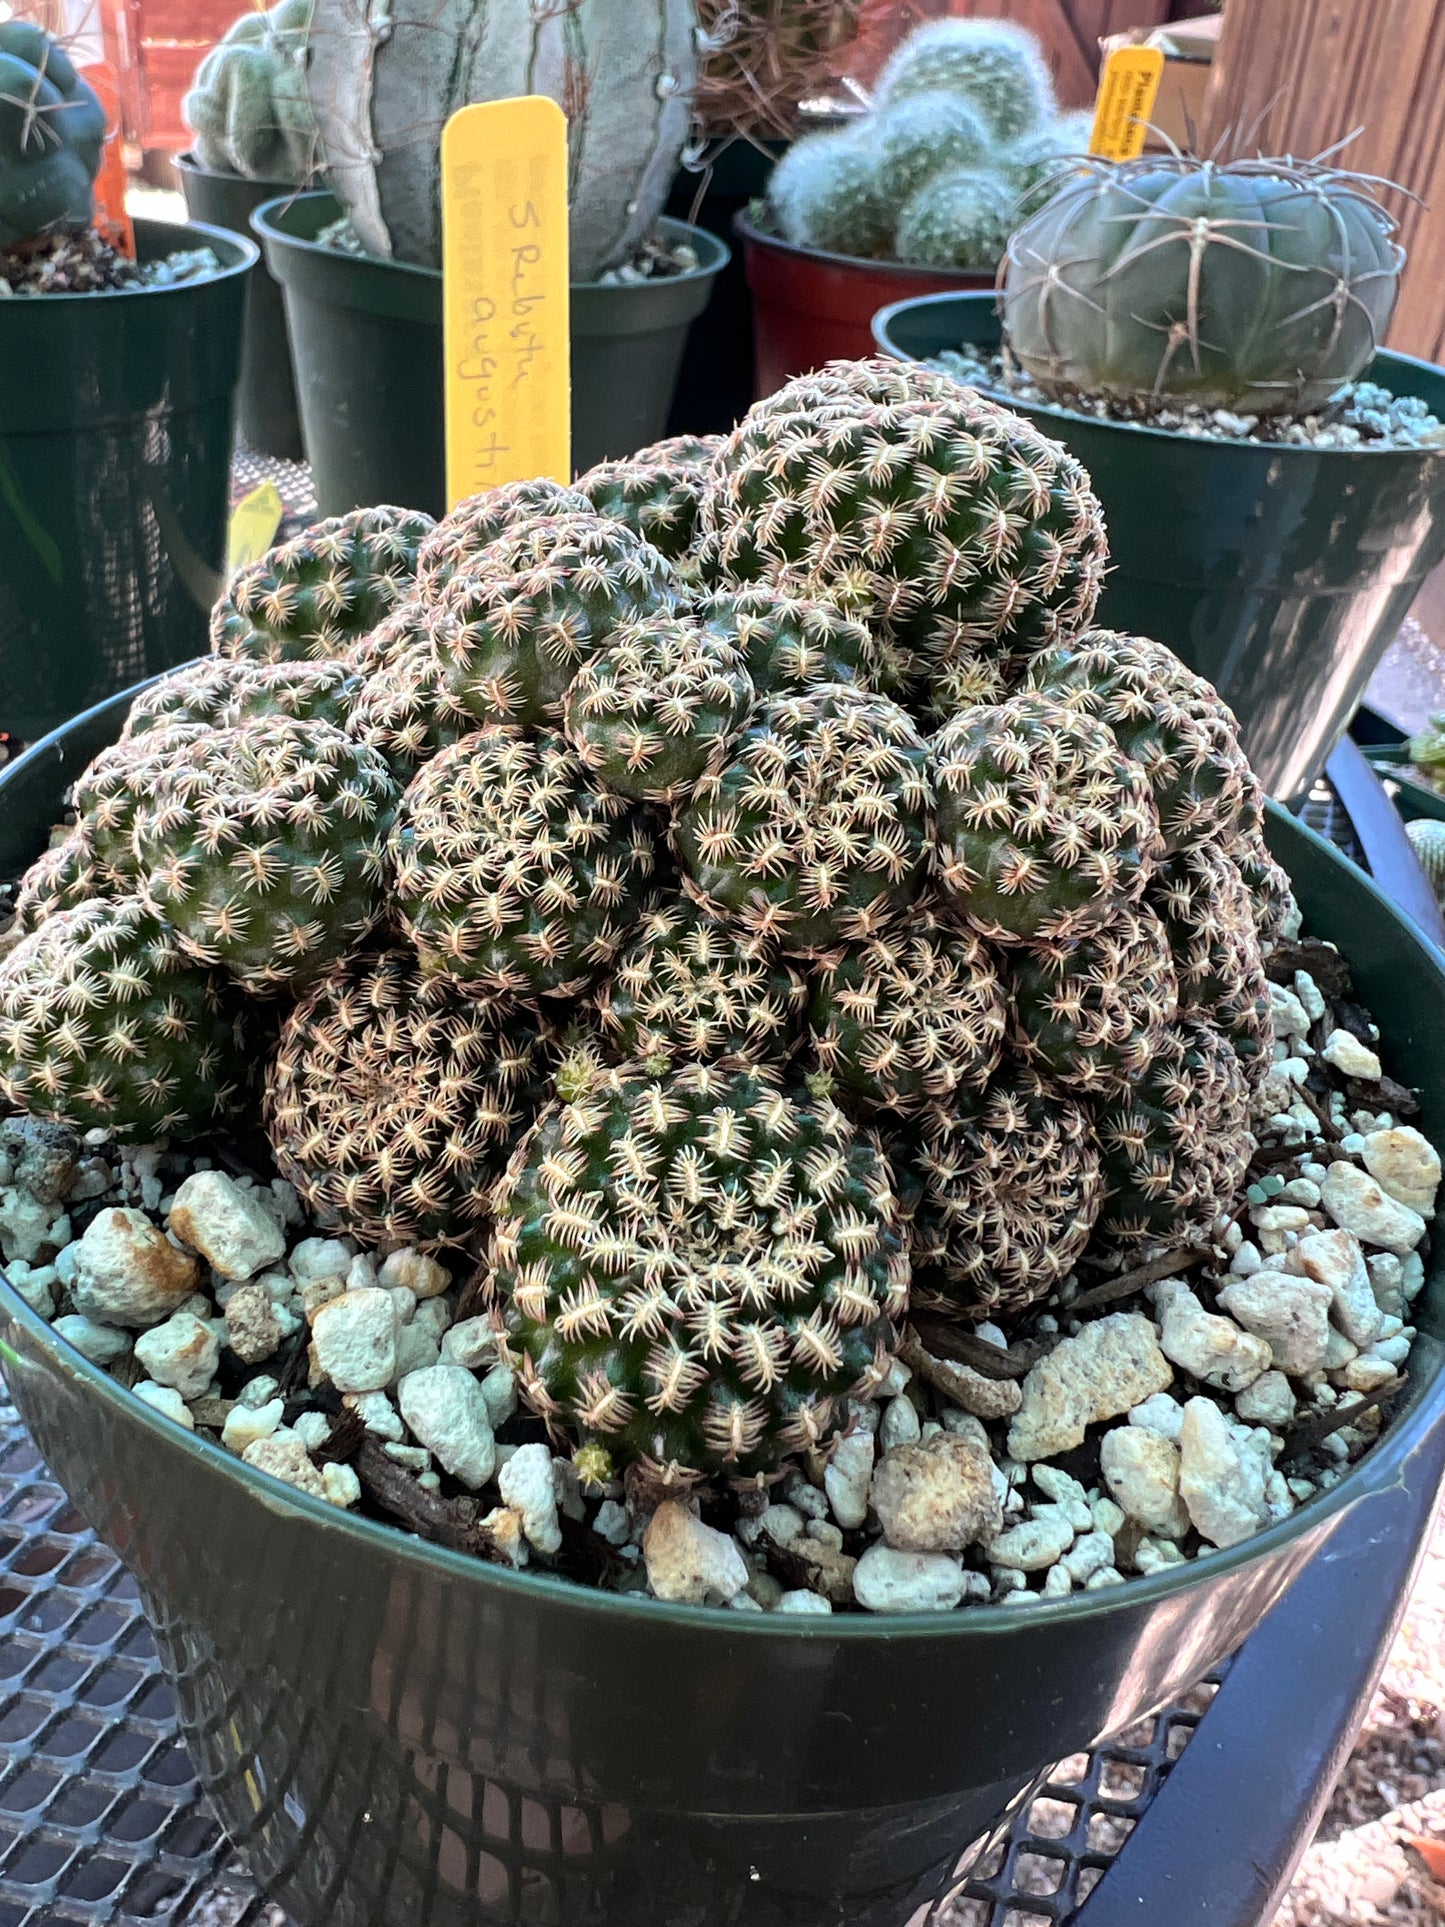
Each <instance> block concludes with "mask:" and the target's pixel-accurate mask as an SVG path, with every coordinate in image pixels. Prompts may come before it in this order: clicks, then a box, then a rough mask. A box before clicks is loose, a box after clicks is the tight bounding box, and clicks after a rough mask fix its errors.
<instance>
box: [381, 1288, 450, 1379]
mask: <svg viewBox="0 0 1445 1927" xmlns="http://www.w3.org/2000/svg"><path fill="white" fill-rule="evenodd" d="M382 1289H385V1287H383V1288H382ZM387 1296H388V1297H389V1298H390V1299H391V1304H392V1310H393V1311H394V1312H395V1313H396V1314H397V1331H396V1364H395V1366H394V1367H393V1369H392V1376H393V1377H394V1378H398V1379H401V1378H405V1377H406V1376H407V1375H408V1374H409V1373H411V1372H420V1371H424V1370H425V1369H426V1367H427V1366H429V1365H435V1364H438V1363H439V1362H440V1359H441V1355H442V1342H441V1339H440V1338H438V1336H437V1334H436V1333H435V1332H434V1331H433V1330H432V1328H431V1324H430V1321H425V1322H422V1323H418V1322H417V1320H416V1319H415V1318H412V1319H410V1320H409V1321H408V1320H407V1319H405V1317H404V1316H403V1305H398V1302H397V1297H398V1294H397V1293H396V1292H394V1291H392V1292H388V1293H387ZM407 1298H408V1299H410V1298H411V1294H410V1293H408V1294H407ZM404 1302H405V1301H403V1304H404ZM410 1308H411V1310H412V1311H413V1312H414V1311H415V1310H416V1301H415V1299H411V1306H410Z"/></svg>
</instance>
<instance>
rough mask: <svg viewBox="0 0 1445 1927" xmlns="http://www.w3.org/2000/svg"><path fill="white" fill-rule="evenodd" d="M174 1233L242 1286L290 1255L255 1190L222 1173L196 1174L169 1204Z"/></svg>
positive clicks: (278, 1227) (219, 1272)
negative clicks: (243, 1187)
mask: <svg viewBox="0 0 1445 1927" xmlns="http://www.w3.org/2000/svg"><path fill="white" fill-rule="evenodd" d="M169 1223H170V1228H171V1230H172V1231H173V1232H174V1233H175V1234H176V1236H177V1237H178V1238H179V1239H180V1241H181V1243H182V1244H183V1245H188V1246H189V1247H190V1249H191V1250H192V1251H199V1252H200V1254H201V1256H202V1257H203V1258H204V1259H205V1260H206V1261H207V1263H208V1264H209V1265H210V1266H211V1268H212V1270H213V1271H215V1272H216V1273H217V1274H218V1275H219V1276H220V1277H222V1278H230V1279H234V1280H237V1281H238V1282H242V1283H244V1281H245V1280H246V1279H247V1278H250V1277H252V1276H253V1275H254V1274H255V1273H256V1272H258V1271H264V1270H265V1268H266V1267H267V1266H268V1265H272V1264H275V1263H276V1261H277V1260H278V1259H279V1258H284V1257H285V1256H286V1238H285V1234H284V1233H283V1232H282V1230H281V1227H280V1225H279V1224H277V1222H276V1219H275V1218H274V1216H273V1215H272V1213H271V1212H269V1211H268V1210H267V1209H266V1207H265V1205H263V1204H262V1202H261V1200H260V1198H259V1197H257V1195H256V1193H255V1191H253V1190H243V1189H242V1188H241V1186H240V1185H239V1184H237V1183H236V1181H235V1179H234V1178H229V1177H227V1175H226V1173H225V1172H224V1171H193V1172H192V1173H191V1175H190V1177H188V1178H187V1179H186V1180H185V1182H184V1183H183V1184H182V1185H181V1186H180V1188H179V1189H178V1190H177V1192H176V1195H175V1201H174V1203H173V1204H172V1205H171V1210H170V1218H169Z"/></svg>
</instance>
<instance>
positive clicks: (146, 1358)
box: [135, 1311, 221, 1398]
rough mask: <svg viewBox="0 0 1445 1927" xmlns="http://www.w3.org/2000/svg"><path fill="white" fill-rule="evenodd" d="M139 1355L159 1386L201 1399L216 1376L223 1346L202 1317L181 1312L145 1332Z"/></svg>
mask: <svg viewBox="0 0 1445 1927" xmlns="http://www.w3.org/2000/svg"><path fill="white" fill-rule="evenodd" d="M135 1355H136V1358H137V1359H138V1361H139V1362H140V1364H142V1365H143V1366H144V1367H145V1369H146V1371H147V1372H148V1373H149V1374H150V1376H151V1377H152V1378H153V1379H154V1380H155V1382H156V1384H157V1385H171V1386H174V1387H175V1389H176V1391H178V1392H179V1393H180V1395H181V1397H182V1398H199V1397H200V1396H201V1394H202V1392H204V1391H205V1389H206V1387H207V1386H208V1385H209V1384H210V1382H211V1380H212V1379H213V1378H214V1377H215V1376H216V1367H217V1365H219V1364H220V1362H221V1345H220V1340H219V1339H218V1338H217V1337H216V1335H215V1333H214V1332H213V1331H212V1330H211V1328H210V1326H209V1325H208V1324H206V1323H205V1322H204V1321H203V1320H202V1319H199V1318H197V1317H196V1316H195V1314H194V1313H193V1312H189V1311H178V1312H176V1313H175V1314H174V1316H172V1317H170V1318H167V1319H166V1320H165V1322H164V1323H163V1324H160V1325H152V1327H151V1328H150V1330H149V1331H146V1332H142V1333H141V1335H140V1337H139V1338H138V1339H137V1340H136V1341H135Z"/></svg>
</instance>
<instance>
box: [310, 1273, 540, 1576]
mask: <svg viewBox="0 0 1445 1927" xmlns="http://www.w3.org/2000/svg"><path fill="white" fill-rule="evenodd" d="M368 1295H370V1294H366V1293H361V1292H348V1293H347V1294H346V1297H347V1298H353V1297H363V1296H368ZM376 1296H378V1297H379V1298H381V1299H382V1300H383V1302H386V1294H385V1292H378V1293H377V1294H376ZM336 1303H337V1304H338V1305H344V1304H345V1303H346V1298H341V1299H338V1300H337V1301H336ZM333 1309H334V1307H332V1306H328V1307H327V1308H326V1311H323V1312H322V1313H321V1315H320V1317H318V1319H317V1329H318V1331H319V1329H320V1323H321V1318H324V1317H326V1316H327V1315H328V1313H329V1312H331V1311H332V1310H333ZM354 1389H356V1390H372V1389H375V1388H374V1387H360V1386H358V1387H355V1388H354ZM397 1403H398V1405H399V1406H400V1407H401V1415H402V1417H403V1418H404V1419H405V1420H406V1422H407V1424H408V1425H409V1426H410V1428H411V1430H412V1433H413V1435H414V1436H415V1437H416V1438H418V1439H420V1441H421V1443H422V1444H423V1445H424V1446H426V1448H427V1450H428V1451H430V1452H433V1453H435V1455H436V1457H437V1460H438V1462H439V1463H440V1465H441V1466H442V1467H443V1468H444V1470H446V1471H448V1472H450V1473H451V1475H452V1477H453V1478H454V1479H456V1480H458V1481H459V1482H460V1483H461V1484H462V1485H464V1486H466V1487H467V1488H468V1490H470V1491H473V1492H475V1491H476V1490H477V1489H478V1488H479V1487H480V1486H484V1485H485V1484H486V1483H487V1480H488V1479H490V1478H491V1476H492V1474H493V1473H494V1472H495V1471H496V1466H497V1446H496V1440H495V1438H494V1437H493V1435H492V1422H491V1418H490V1416H489V1414H488V1412H487V1401H486V1399H485V1398H484V1397H483V1396H482V1388H481V1386H480V1385H479V1384H478V1383H477V1381H476V1379H475V1378H473V1376H472V1374H471V1373H470V1372H468V1371H464V1370H463V1369H462V1367H461V1366H460V1365H430V1366H427V1367H426V1368H425V1369H423V1370H422V1371H419V1372H409V1373H408V1374H407V1376H406V1377H405V1378H404V1379H403V1380H402V1381H401V1383H400V1385H398V1387H397ZM528 1452H530V1453H537V1452H540V1453H541V1454H542V1455H543V1456H544V1458H545V1459H546V1462H547V1489H548V1492H549V1494H550V1493H551V1490H552V1487H551V1479H552V1455H551V1453H550V1452H548V1450H547V1448H546V1447H545V1446H544V1445H528V1446H523V1448H522V1451H521V1452H519V1453H518V1454H517V1457H518V1458H521V1457H522V1456H523V1453H528ZM514 1463H515V1461H514ZM530 1463H531V1461H530V1460H529V1461H528V1464H530ZM510 1470H511V1467H510V1466H508V1467H506V1468H504V1470H503V1472H502V1497H503V1499H504V1500H506V1499H507V1498H508V1495H507V1490H506V1479H507V1474H508V1472H509V1471H510ZM526 1476H527V1474H526V1472H525V1470H524V1472H523V1473H522V1474H520V1475H519V1477H521V1478H525V1477H526ZM508 1502H509V1503H510V1501H508ZM550 1503H551V1507H552V1524H553V1530H554V1531H555V1529H556V1520H557V1506H556V1499H555V1497H553V1498H552V1499H551V1501H550ZM528 1536H529V1537H530V1536H531V1535H530V1534H529V1535H528ZM559 1543H560V1541H559ZM554 1550H555V1548H554Z"/></svg>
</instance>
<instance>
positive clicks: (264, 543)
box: [226, 482, 286, 575]
mask: <svg viewBox="0 0 1445 1927" xmlns="http://www.w3.org/2000/svg"><path fill="white" fill-rule="evenodd" d="M285 513H286V505H285V503H284V502H283V501H282V500H281V491H280V489H278V488H277V486H276V484H275V483H274V482H262V484H261V486H260V487H259V488H253V489H252V490H251V493H250V494H249V495H243V496H242V497H241V499H240V501H239V502H237V504H236V506H235V507H234V508H233V509H232V510H231V527H230V532H229V534H228V536H227V540H226V567H227V569H228V570H229V571H230V573H231V574H233V575H234V574H235V572H236V570H237V569H241V568H244V567H245V565H246V564H247V563H248V562H258V561H259V560H260V559H261V557H262V556H263V555H264V554H265V553H266V551H267V549H269V548H270V546H271V544H272V543H273V542H274V541H275V540H276V531H277V529H279V528H280V526H281V518H282V516H283V515H284V514H285Z"/></svg>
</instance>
